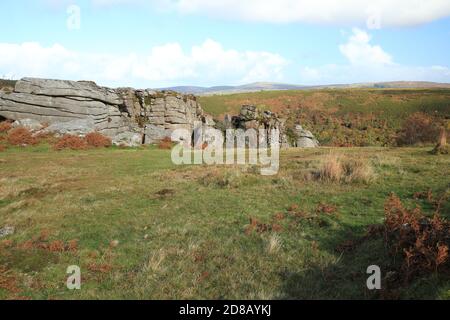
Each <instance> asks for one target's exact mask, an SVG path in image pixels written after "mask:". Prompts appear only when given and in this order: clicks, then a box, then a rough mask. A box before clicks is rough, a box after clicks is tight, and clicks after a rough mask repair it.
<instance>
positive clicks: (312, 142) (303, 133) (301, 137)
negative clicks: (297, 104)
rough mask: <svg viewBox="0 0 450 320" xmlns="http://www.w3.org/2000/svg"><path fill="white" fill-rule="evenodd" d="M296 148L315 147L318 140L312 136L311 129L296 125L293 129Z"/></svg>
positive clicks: (317, 144)
mask: <svg viewBox="0 0 450 320" xmlns="http://www.w3.org/2000/svg"><path fill="white" fill-rule="evenodd" d="M294 134H295V136H296V145H295V146H296V147H297V148H317V147H318V146H319V141H317V139H316V138H315V137H314V135H313V134H312V132H311V131H308V130H305V129H303V127H302V126H301V125H296V126H295V129H294Z"/></svg>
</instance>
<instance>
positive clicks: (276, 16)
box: [44, 0, 450, 28]
mask: <svg viewBox="0 0 450 320" xmlns="http://www.w3.org/2000/svg"><path fill="white" fill-rule="evenodd" d="M44 1H46V2H47V3H53V4H55V3H59V4H61V3H67V2H68V1H69V0H44ZM91 2H92V3H93V4H94V5H96V6H108V5H123V4H131V5H136V4H141V5H145V4H147V5H152V6H153V7H154V8H156V9H164V10H169V11H174V12H178V13H180V14H197V15H204V16H210V17H219V18H226V19H233V20H244V21H256V22H269V23H289V22H305V23H311V24H327V25H344V26H355V25H358V26H367V27H369V28H380V27H392V26H413V25H419V24H424V23H428V22H431V21H435V20H438V19H441V18H444V17H448V16H450V1H448V0H276V1H274V0H91Z"/></svg>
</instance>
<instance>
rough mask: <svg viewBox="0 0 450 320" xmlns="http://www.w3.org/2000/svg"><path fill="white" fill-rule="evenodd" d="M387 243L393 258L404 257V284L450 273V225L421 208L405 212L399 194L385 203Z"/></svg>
mask: <svg viewBox="0 0 450 320" xmlns="http://www.w3.org/2000/svg"><path fill="white" fill-rule="evenodd" d="M385 215H386V218H385V222H384V229H385V241H386V245H387V247H388V248H389V249H390V253H391V254H392V255H393V256H394V257H398V256H400V257H401V271H402V272H403V277H404V281H405V282H409V281H410V280H411V279H412V278H413V277H415V276H417V275H421V274H425V273H431V272H437V271H439V270H444V269H446V270H447V271H448V270H449V267H450V259H449V247H450V223H449V222H448V221H446V220H444V219H443V218H441V217H440V216H439V212H438V211H437V212H436V213H435V215H434V216H433V217H432V218H429V217H426V216H424V214H423V213H422V211H421V210H420V208H415V209H413V210H408V209H406V208H405V207H404V206H403V204H402V202H401V201H400V199H399V198H398V197H397V196H396V195H394V194H393V195H391V196H390V197H389V199H388V200H387V201H386V204H385Z"/></svg>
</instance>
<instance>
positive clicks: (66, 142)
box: [53, 134, 88, 150]
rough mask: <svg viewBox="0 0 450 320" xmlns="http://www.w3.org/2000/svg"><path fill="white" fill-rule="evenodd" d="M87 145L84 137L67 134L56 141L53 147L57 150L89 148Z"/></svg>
mask: <svg viewBox="0 0 450 320" xmlns="http://www.w3.org/2000/svg"><path fill="white" fill-rule="evenodd" d="M87 146H88V145H87V142H86V140H84V139H83V138H80V137H77V136H73V135H69V134H66V135H64V136H63V137H61V138H59V139H58V140H57V141H56V143H55V144H54V145H53V148H54V149H55V150H64V149H71V150H84V149H86V148H87Z"/></svg>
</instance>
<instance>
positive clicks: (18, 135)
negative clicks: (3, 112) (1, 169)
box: [7, 128, 38, 146]
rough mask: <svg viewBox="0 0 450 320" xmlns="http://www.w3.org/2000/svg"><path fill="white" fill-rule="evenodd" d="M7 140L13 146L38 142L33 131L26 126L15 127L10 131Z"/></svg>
mask: <svg viewBox="0 0 450 320" xmlns="http://www.w3.org/2000/svg"><path fill="white" fill-rule="evenodd" d="M7 141H8V143H9V144H11V145H13V146H28V145H35V144H37V143H38V139H36V138H35V137H33V135H32V134H31V131H30V130H28V129H26V128H15V129H11V130H10V131H8V136H7Z"/></svg>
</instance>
